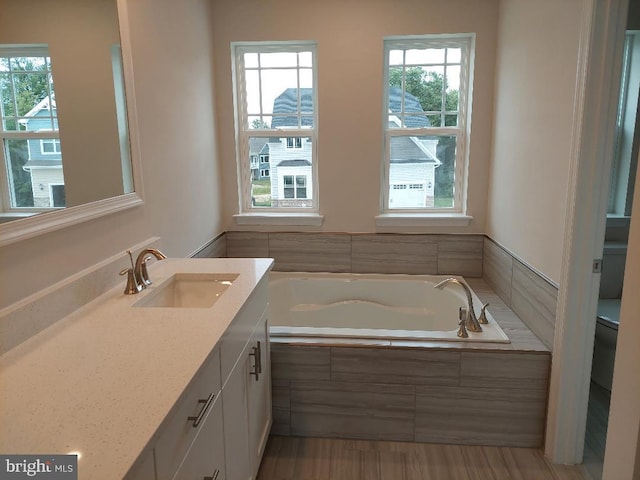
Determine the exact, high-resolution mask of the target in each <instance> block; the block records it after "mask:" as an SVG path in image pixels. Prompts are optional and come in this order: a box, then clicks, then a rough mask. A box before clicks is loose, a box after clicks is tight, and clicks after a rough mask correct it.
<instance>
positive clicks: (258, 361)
mask: <svg viewBox="0 0 640 480" xmlns="http://www.w3.org/2000/svg"><path fill="white" fill-rule="evenodd" d="M249 356H250V357H253V358H254V359H255V361H254V364H253V371H252V372H250V374H251V375H255V377H256V382H257V381H258V379H259V378H260V374H261V373H262V351H261V348H260V342H257V345H256V346H255V347H251V353H250V354H249Z"/></svg>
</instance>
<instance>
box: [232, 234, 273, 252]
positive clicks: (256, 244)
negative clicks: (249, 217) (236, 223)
mask: <svg viewBox="0 0 640 480" xmlns="http://www.w3.org/2000/svg"><path fill="white" fill-rule="evenodd" d="M226 237H227V255H228V256H229V258H266V257H269V234H268V233H265V232H227V234H226Z"/></svg>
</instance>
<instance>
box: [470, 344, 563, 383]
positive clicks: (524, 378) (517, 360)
mask: <svg viewBox="0 0 640 480" xmlns="http://www.w3.org/2000/svg"><path fill="white" fill-rule="evenodd" d="M550 367H551V357H550V355H548V354H527V353H506V352H501V353H490V352H487V353H483V352H462V354H461V361H460V386H461V387H491V388H493V387H504V388H539V389H546V388H547V386H548V383H549V369H550Z"/></svg>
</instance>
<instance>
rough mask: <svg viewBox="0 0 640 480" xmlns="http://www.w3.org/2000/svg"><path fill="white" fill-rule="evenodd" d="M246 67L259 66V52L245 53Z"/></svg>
mask: <svg viewBox="0 0 640 480" xmlns="http://www.w3.org/2000/svg"><path fill="white" fill-rule="evenodd" d="M244 67H245V68H257V67H258V54H257V53H245V54H244Z"/></svg>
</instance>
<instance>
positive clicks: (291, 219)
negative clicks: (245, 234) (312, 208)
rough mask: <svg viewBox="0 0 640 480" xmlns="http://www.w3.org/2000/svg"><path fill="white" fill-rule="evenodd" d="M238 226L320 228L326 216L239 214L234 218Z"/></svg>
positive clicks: (313, 214)
mask: <svg viewBox="0 0 640 480" xmlns="http://www.w3.org/2000/svg"><path fill="white" fill-rule="evenodd" d="M233 219H234V221H235V222H236V224H237V225H284V226H297V225H303V226H314V227H319V226H320V225H322V222H323V221H324V215H319V214H317V213H239V214H236V215H234V216H233Z"/></svg>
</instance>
